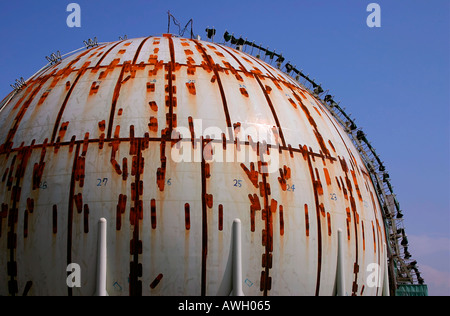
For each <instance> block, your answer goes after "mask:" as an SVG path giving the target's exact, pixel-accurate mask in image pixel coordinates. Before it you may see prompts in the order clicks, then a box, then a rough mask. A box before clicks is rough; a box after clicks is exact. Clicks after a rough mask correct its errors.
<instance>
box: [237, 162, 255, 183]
mask: <svg viewBox="0 0 450 316" xmlns="http://www.w3.org/2000/svg"><path fill="white" fill-rule="evenodd" d="M241 168H242V169H243V170H244V172H245V174H246V175H247V177H248V178H249V180H250V181H251V182H252V183H253V185H254V186H255V188H258V175H259V173H258V171H257V170H255V163H253V162H251V163H250V170H249V169H248V168H247V167H246V166H245V164H243V163H241Z"/></svg>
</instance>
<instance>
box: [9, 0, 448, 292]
mask: <svg viewBox="0 0 450 316" xmlns="http://www.w3.org/2000/svg"><path fill="white" fill-rule="evenodd" d="M71 2H76V3H78V4H79V5H80V6H81V27H80V28H69V27H68V26H67V24H66V19H67V16H68V15H69V14H70V13H69V12H66V7H67V5H68V4H69V3H71ZM371 2H376V3H378V4H379V5H380V7H381V27H380V28H369V27H368V26H367V25H366V18H367V16H368V15H369V12H367V11H366V8H367V5H368V4H369V3H371ZM168 10H170V11H171V13H172V14H173V15H174V16H175V17H176V18H177V19H178V21H180V22H181V24H182V25H183V26H184V25H185V24H186V23H187V22H188V21H189V19H191V18H192V19H193V20H194V33H195V34H199V35H201V36H202V38H203V39H205V38H206V34H205V28H206V27H208V26H210V27H211V26H215V28H216V29H217V35H216V42H222V41H223V37H222V35H223V33H224V32H225V30H228V31H229V32H230V33H231V32H234V34H235V36H236V37H239V36H240V35H242V36H243V37H244V38H248V40H250V41H253V40H254V41H255V42H256V43H262V44H263V45H264V46H269V47H270V48H272V49H276V51H277V52H283V55H284V56H285V57H286V59H287V60H288V61H291V62H292V63H293V64H295V65H297V68H298V69H303V70H304V72H305V73H308V74H310V75H311V77H313V78H315V79H316V81H317V82H319V83H322V85H323V87H324V88H325V90H327V89H329V90H330V92H331V94H332V95H334V96H335V100H337V101H340V102H341V103H340V104H341V106H343V107H345V108H346V111H347V112H348V113H351V114H352V117H353V118H356V123H357V125H358V126H361V127H363V130H364V132H365V133H366V135H367V136H368V139H369V140H370V141H371V143H372V145H373V146H374V147H375V148H376V151H377V153H378V154H379V155H380V157H381V158H382V160H383V161H384V163H385V166H386V167H387V171H388V173H389V174H390V176H391V183H392V184H393V186H394V191H395V192H396V194H397V198H398V200H399V202H400V206H401V208H402V210H403V213H404V215H405V226H406V232H407V234H408V239H409V243H410V248H409V251H410V252H411V254H412V255H413V257H414V258H415V259H417V261H418V265H419V268H420V270H421V272H422V276H423V277H424V279H425V281H426V283H427V284H428V288H429V294H430V295H446V296H450V197H449V196H450V154H449V151H450V150H449V149H450V131H449V125H450V124H449V123H450V113H449V109H450V22H449V21H450V1H449V0H395V1H394V0H378V1H366V0H341V1H336V0H295V1H294V0H276V1H274V0H272V1H267V0H258V1H249V0H239V1H236V0H232V1H212V0H208V1H203V0H202V1H200V0H190V1H186V0H182V1H174V0H166V1H160V0H158V1H152V0H126V1H124V0H40V1H35V0H17V1H6V0H3V1H0V35H1V39H2V41H1V44H0V47H1V49H0V99H3V97H4V96H6V95H7V94H8V93H9V92H10V91H11V87H10V84H12V83H13V82H14V81H15V79H17V78H20V77H24V78H25V79H27V78H29V77H30V76H31V75H33V74H34V73H35V72H36V71H37V70H39V69H40V68H41V67H43V66H44V65H45V64H46V63H47V60H46V59H45V56H48V55H50V54H51V53H53V52H56V51H57V50H59V51H61V53H67V52H70V51H72V50H74V49H77V48H80V47H82V46H83V41H84V40H87V39H88V38H93V37H97V38H98V40H99V42H109V41H116V40H118V38H119V36H123V35H127V36H128V38H134V37H142V36H149V35H160V34H162V33H165V32H167V11H168ZM171 31H173V32H175V31H176V29H175V28H173V26H172V29H171ZM186 34H187V36H188V33H186Z"/></svg>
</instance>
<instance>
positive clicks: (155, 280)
mask: <svg viewBox="0 0 450 316" xmlns="http://www.w3.org/2000/svg"><path fill="white" fill-rule="evenodd" d="M162 278H163V274H162V273H160V274H158V276H157V277H156V278H155V279H154V280H153V282H152V283H151V284H150V288H151V289H152V290H153V289H154V288H155V287H157V286H158V284H159V282H161V280H162Z"/></svg>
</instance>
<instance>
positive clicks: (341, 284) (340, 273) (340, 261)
mask: <svg viewBox="0 0 450 316" xmlns="http://www.w3.org/2000/svg"><path fill="white" fill-rule="evenodd" d="M343 238H344V237H343V236H342V229H340V228H339V229H338V235H337V239H338V240H337V241H338V254H337V271H336V272H337V273H336V296H345V272H344V271H345V270H344V265H345V261H344V239H343Z"/></svg>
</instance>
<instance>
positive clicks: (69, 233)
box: [67, 143, 80, 296]
mask: <svg viewBox="0 0 450 316" xmlns="http://www.w3.org/2000/svg"><path fill="white" fill-rule="evenodd" d="M79 154H80V143H77V147H76V148H75V154H74V159H73V166H72V175H71V177H70V189H69V205H68V213H69V214H68V216H67V265H69V264H71V263H72V221H73V197H74V194H75V169H76V168H77V160H78V155H79ZM67 291H68V293H67V294H68V296H72V288H71V287H70V286H68V287H67Z"/></svg>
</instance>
